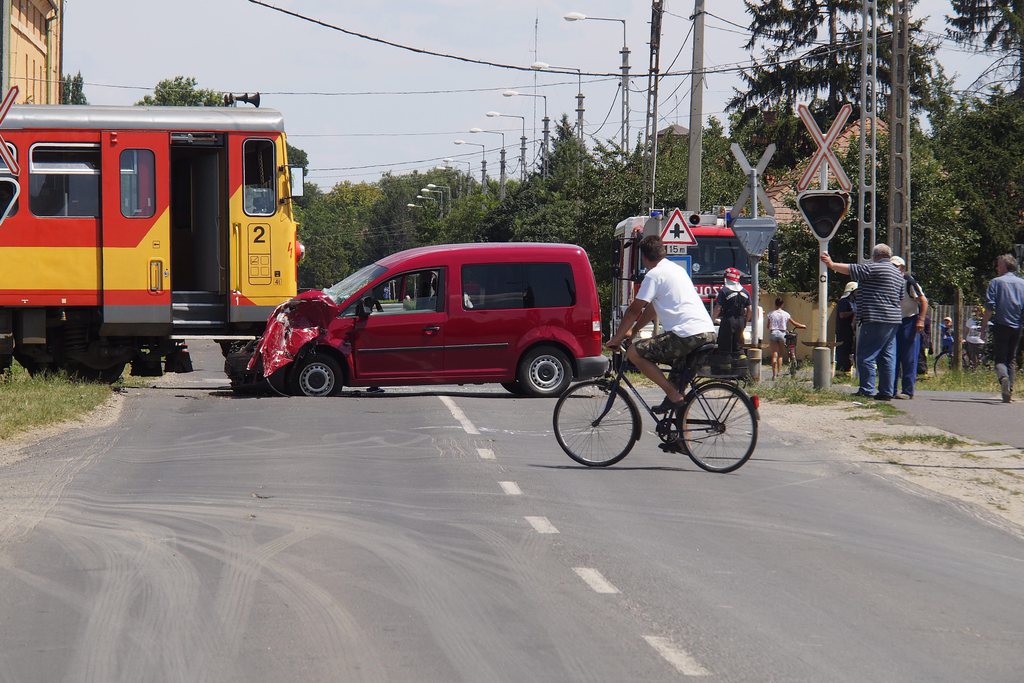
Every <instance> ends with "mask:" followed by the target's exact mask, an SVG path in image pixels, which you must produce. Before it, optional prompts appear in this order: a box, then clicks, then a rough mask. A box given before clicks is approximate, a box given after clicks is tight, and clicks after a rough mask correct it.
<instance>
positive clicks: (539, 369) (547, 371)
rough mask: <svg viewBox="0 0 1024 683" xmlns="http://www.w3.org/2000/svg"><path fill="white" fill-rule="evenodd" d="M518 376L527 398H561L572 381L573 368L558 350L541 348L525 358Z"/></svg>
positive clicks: (520, 365)
mask: <svg viewBox="0 0 1024 683" xmlns="http://www.w3.org/2000/svg"><path fill="white" fill-rule="evenodd" d="M516 375H517V379H518V384H519V389H520V391H522V392H523V394H524V395H526V396H535V397H538V398H543V397H545V396H560V395H561V394H562V392H563V391H565V390H566V388H567V387H568V386H569V382H570V381H572V366H570V365H569V359H568V358H566V357H565V354H564V353H562V352H561V351H559V350H558V349H556V348H554V347H551V346H539V347H537V348H535V349H533V350H531V351H529V352H528V353H527V354H526V355H525V356H523V359H522V360H521V361H520V362H519V371H518V372H517V373H516Z"/></svg>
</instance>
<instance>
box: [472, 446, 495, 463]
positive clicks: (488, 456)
mask: <svg viewBox="0 0 1024 683" xmlns="http://www.w3.org/2000/svg"><path fill="white" fill-rule="evenodd" d="M476 452H477V453H478V454H479V455H480V457H481V458H482V459H484V460H494V451H492V450H491V449H490V448H478V449H476Z"/></svg>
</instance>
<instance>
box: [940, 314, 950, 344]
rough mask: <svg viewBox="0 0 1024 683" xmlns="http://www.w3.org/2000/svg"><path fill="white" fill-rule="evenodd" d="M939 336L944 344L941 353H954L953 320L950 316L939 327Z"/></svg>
mask: <svg viewBox="0 0 1024 683" xmlns="http://www.w3.org/2000/svg"><path fill="white" fill-rule="evenodd" d="M939 334H940V335H941V343H942V348H941V349H939V353H953V319H952V318H950V317H949V316H948V315H947V316H946V317H945V318H943V319H942V324H940V325H939Z"/></svg>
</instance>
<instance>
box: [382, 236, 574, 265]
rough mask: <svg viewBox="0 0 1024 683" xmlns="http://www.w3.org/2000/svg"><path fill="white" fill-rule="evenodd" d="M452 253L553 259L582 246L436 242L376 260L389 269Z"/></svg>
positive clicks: (494, 257) (544, 243)
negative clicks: (412, 261) (411, 261)
mask: <svg viewBox="0 0 1024 683" xmlns="http://www.w3.org/2000/svg"><path fill="white" fill-rule="evenodd" d="M451 252H460V253H464V254H471V255H472V258H474V259H493V260H496V261H501V260H502V258H503V257H504V258H507V257H508V255H509V253H510V252H513V253H515V255H516V258H519V259H522V258H530V257H531V256H532V257H535V258H539V257H542V256H543V257H547V258H550V257H551V255H552V253H558V252H578V253H580V254H583V255H584V257H585V255H586V252H584V250H583V247H580V246H577V245H575V244H557V243H556V244H552V243H548V242H477V243H467V244H434V245H430V246H427V247H416V248H414V249H406V250H405V251H400V252H398V253H395V254H391V255H390V256H385V257H384V258H382V259H380V260H379V261H377V263H379V264H380V265H382V266H384V267H386V268H390V267H391V266H393V265H395V264H397V263H399V262H405V263H407V262H409V261H410V260H429V259H432V258H433V257H434V256H436V255H437V254H441V253H445V254H451Z"/></svg>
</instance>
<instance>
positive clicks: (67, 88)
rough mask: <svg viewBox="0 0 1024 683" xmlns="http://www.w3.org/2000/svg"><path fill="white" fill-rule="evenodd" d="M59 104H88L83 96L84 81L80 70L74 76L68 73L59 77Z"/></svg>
mask: <svg viewBox="0 0 1024 683" xmlns="http://www.w3.org/2000/svg"><path fill="white" fill-rule="evenodd" d="M60 103H61V104H89V100H87V99H86V98H85V82H84V80H83V79H82V72H81V71H79V72H78V73H77V74H75V75H74V76H72V75H70V74H68V75H67V76H65V77H64V78H62V79H61V83H60Z"/></svg>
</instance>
